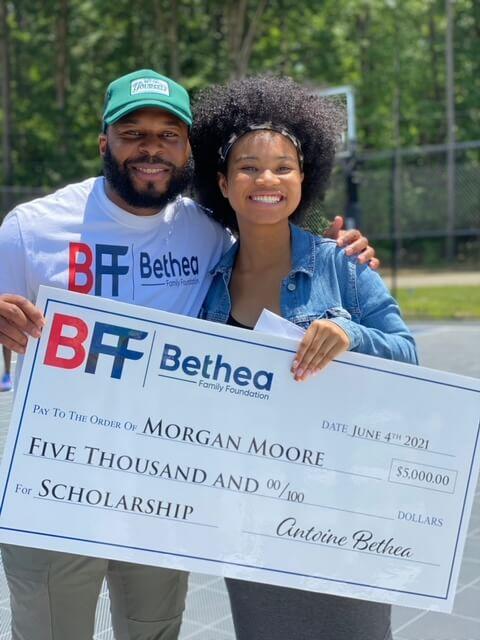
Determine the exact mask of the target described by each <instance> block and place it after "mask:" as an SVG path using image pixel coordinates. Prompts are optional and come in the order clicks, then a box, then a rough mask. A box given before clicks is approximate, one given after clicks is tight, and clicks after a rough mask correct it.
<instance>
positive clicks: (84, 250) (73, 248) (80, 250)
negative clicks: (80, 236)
mask: <svg viewBox="0 0 480 640" xmlns="http://www.w3.org/2000/svg"><path fill="white" fill-rule="evenodd" d="M78 254H82V255H83V256H85V259H84V261H83V262H77V259H78ZM92 262H93V254H92V250H91V249H90V247H89V246H88V244H84V243H83V242H71V243H70V251H69V257H68V288H69V290H70V291H78V293H88V292H89V291H91V290H92V287H93V274H92V270H91V266H92ZM77 273H81V274H83V275H84V276H85V283H84V284H78V283H77Z"/></svg>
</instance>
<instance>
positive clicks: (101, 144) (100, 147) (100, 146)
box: [98, 133, 107, 158]
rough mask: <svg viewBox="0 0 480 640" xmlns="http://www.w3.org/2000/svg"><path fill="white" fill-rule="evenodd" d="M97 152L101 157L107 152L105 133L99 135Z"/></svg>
mask: <svg viewBox="0 0 480 640" xmlns="http://www.w3.org/2000/svg"><path fill="white" fill-rule="evenodd" d="M98 150H99V152H100V155H101V156H102V158H103V156H104V155H105V152H106V151H107V134H106V133H101V134H100V135H99V136H98Z"/></svg>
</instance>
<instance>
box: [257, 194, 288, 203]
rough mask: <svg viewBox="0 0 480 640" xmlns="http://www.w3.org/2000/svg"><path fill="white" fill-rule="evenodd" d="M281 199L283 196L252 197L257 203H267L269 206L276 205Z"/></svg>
mask: <svg viewBox="0 0 480 640" xmlns="http://www.w3.org/2000/svg"><path fill="white" fill-rule="evenodd" d="M281 199H282V196H252V200H254V201H255V202H266V203H268V204H276V203H277V202H280V200H281Z"/></svg>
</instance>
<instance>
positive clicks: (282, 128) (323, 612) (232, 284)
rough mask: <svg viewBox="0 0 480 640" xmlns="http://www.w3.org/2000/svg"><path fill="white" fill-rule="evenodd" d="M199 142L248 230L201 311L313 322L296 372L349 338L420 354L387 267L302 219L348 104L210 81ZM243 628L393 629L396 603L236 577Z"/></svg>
mask: <svg viewBox="0 0 480 640" xmlns="http://www.w3.org/2000/svg"><path fill="white" fill-rule="evenodd" d="M195 113H196V117H195V126H194V128H193V130H192V136H191V142H192V150H193V154H194V159H195V166H196V182H195V184H196V189H197V197H198V199H199V201H200V202H201V203H202V204H203V205H204V206H206V207H207V208H209V209H210V210H211V211H212V212H213V213H212V215H213V216H214V217H215V218H216V219H217V220H218V221H219V222H220V223H222V224H223V225H224V226H226V227H229V228H230V229H232V230H233V231H234V232H238V236H239V242H237V243H236V244H235V245H234V246H233V247H232V248H231V250H230V251H229V252H228V253H227V254H226V255H225V256H224V257H223V258H222V260H221V261H220V263H219V264H218V265H217V267H216V270H215V275H214V279H213V282H212V286H211V288H210V290H209V292H208V294H207V297H206V299H205V302H204V305H203V307H202V310H201V317H203V318H206V319H209V320H215V321H217V322H224V323H229V324H231V325H234V326H239V327H244V328H251V327H253V326H254V324H255V322H256V320H257V319H258V316H259V315H260V313H261V311H262V309H263V308H268V309H270V310H272V311H274V312H276V313H278V314H281V315H282V316H284V317H285V318H287V319H288V320H291V321H292V322H295V323H296V324H298V325H300V326H302V327H304V328H306V329H307V331H306V333H305V337H304V339H303V340H302V343H301V347H300V350H299V352H298V354H297V357H296V361H295V362H294V363H293V364H292V372H293V375H294V377H295V379H296V380H299V381H302V380H305V379H306V378H307V377H308V376H310V375H312V374H315V373H318V371H320V370H321V369H322V368H324V367H325V366H326V365H327V364H328V363H329V362H330V361H331V360H332V359H333V358H335V357H336V356H338V355H339V354H340V353H342V352H343V351H345V350H352V351H359V352H362V353H367V354H371V355H376V356H380V357H386V358H390V359H395V360H401V361H404V362H416V361H417V360H416V353H415V346H414V342H413V339H412V337H411V335H410V333H409V331H408V329H407V328H406V326H405V324H404V323H403V321H402V319H401V316H400V312H399V309H398V306H397V304H396V303H395V301H394V300H393V298H392V297H391V296H390V295H389V293H388V291H387V289H386V287H385V286H384V284H383V282H382V280H381V279H380V277H379V276H378V275H377V274H376V273H374V272H373V271H372V270H371V269H369V268H368V267H365V266H362V265H359V264H358V262H357V261H356V260H352V259H350V258H348V257H347V256H346V255H345V252H344V251H343V250H342V249H339V248H337V247H336V245H335V243H334V242H333V241H331V240H328V239H321V238H318V237H316V236H314V235H312V234H310V233H308V232H307V231H304V230H302V229H300V228H299V227H297V226H296V225H295V224H293V223H298V222H299V221H300V220H301V219H302V216H303V215H304V214H305V212H306V211H308V208H309V207H310V206H311V205H312V203H313V202H314V201H315V200H316V199H318V198H320V197H321V196H322V195H323V193H324V191H325V187H326V183H327V181H328V178H329V175H330V172H331V168H332V165H333V160H334V153H335V145H336V142H337V140H338V139H339V134H340V131H341V127H342V114H341V112H339V110H338V109H337V108H336V107H335V106H333V105H332V104H330V103H329V102H328V101H326V100H324V99H322V98H319V97H315V96H311V95H310V94H309V93H308V91H306V90H305V89H303V88H302V87H301V86H300V85H298V84H296V83H294V82H292V81H290V80H288V79H284V78H265V77H260V78H250V79H247V80H242V81H237V82H234V83H232V84H230V85H228V86H223V87H218V86H217V87H211V88H210V89H207V90H206V91H204V92H203V93H202V94H201V95H200V97H199V99H198V100H197V104H196V109H195ZM227 587H228V591H229V595H230V600H231V604H232V612H233V618H234V624H235V630H236V633H237V638H238V639H239V640H270V639H271V640H283V639H285V640H287V639H288V640H303V639H305V640H307V639H313V638H315V639H316V638H321V639H322V640H387V639H389V638H391V631H390V607H389V606H388V605H383V604H378V603H374V602H364V601H360V600H352V599H348V598H340V597H335V596H327V595H323V594H317V593H310V592H306V591H300V590H296V589H286V588H282V587H276V586H270V585H263V584H256V583H252V582H245V581H241V580H232V579H228V580H227Z"/></svg>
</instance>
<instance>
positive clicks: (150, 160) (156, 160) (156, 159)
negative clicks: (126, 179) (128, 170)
mask: <svg viewBox="0 0 480 640" xmlns="http://www.w3.org/2000/svg"><path fill="white" fill-rule="evenodd" d="M140 163H146V164H163V165H164V166H165V167H167V168H168V169H172V170H173V171H175V169H177V167H176V166H175V165H174V164H173V162H170V161H169V160H165V159H164V158H161V157H160V156H139V157H138V158H134V159H133V160H128V161H127V162H126V163H125V165H126V166H127V167H129V166H130V165H132V164H140Z"/></svg>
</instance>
